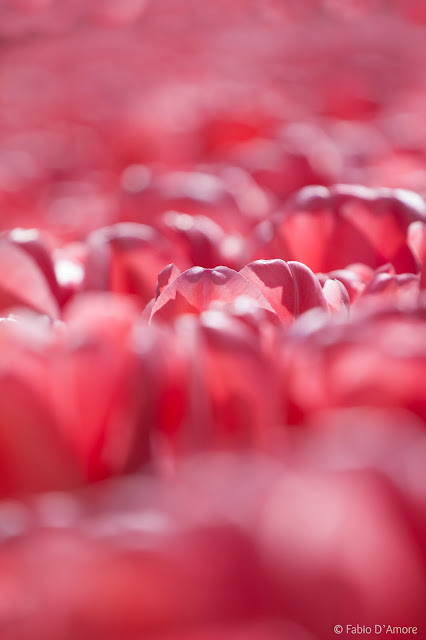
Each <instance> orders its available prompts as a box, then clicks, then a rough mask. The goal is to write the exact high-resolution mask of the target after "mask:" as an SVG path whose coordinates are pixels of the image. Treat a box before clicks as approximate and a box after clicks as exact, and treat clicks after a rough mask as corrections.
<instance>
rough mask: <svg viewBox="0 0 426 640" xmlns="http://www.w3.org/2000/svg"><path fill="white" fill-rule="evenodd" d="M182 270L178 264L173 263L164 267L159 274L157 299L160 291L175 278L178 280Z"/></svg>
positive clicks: (156, 291)
mask: <svg viewBox="0 0 426 640" xmlns="http://www.w3.org/2000/svg"><path fill="white" fill-rule="evenodd" d="M181 273H182V272H181V270H180V269H178V268H177V266H176V265H175V264H173V263H171V264H168V265H167V267H164V269H162V271H160V273H159V274H158V279H157V286H156V289H155V299H156V300H157V298H158V296H159V295H160V293H161V292H162V291H163V289H164V288H165V287H167V285H169V284H171V283H172V282H173V280H176V278H177V277H178V276H180V274H181Z"/></svg>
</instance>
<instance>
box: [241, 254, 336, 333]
mask: <svg viewBox="0 0 426 640" xmlns="http://www.w3.org/2000/svg"><path fill="white" fill-rule="evenodd" d="M240 273H241V274H242V275H243V276H244V277H245V278H247V280H250V281H251V282H253V284H255V285H256V286H257V288H258V289H259V290H260V291H261V292H262V293H263V295H264V296H265V298H266V299H267V300H268V302H269V303H270V304H271V306H272V307H273V309H274V310H275V312H276V314H277V315H278V317H279V318H280V320H281V321H282V322H283V323H284V324H289V323H290V322H291V321H292V320H293V319H294V318H295V317H296V316H298V315H300V314H301V313H303V312H304V311H307V310H309V309H313V308H314V307H321V308H323V309H326V308H327V304H326V301H325V298H324V295H323V293H322V291H321V285H320V284H319V282H318V279H317V278H316V276H315V275H314V274H313V273H312V271H311V270H310V269H308V268H307V267H305V266H304V265H302V264H300V263H297V262H289V263H286V262H284V261H283V260H256V261H255V262H251V263H250V264H248V265H246V266H245V267H243V269H241V271H240Z"/></svg>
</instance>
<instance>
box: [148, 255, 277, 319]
mask: <svg viewBox="0 0 426 640" xmlns="http://www.w3.org/2000/svg"><path fill="white" fill-rule="evenodd" d="M238 297H248V298H251V299H253V300H255V301H256V303H257V304H258V306H259V307H261V308H263V309H267V310H268V311H273V308H272V306H271V305H270V304H269V302H268V301H267V300H266V298H265V297H264V296H263V295H262V293H261V292H260V290H259V289H258V288H257V287H256V286H255V285H254V284H252V283H251V282H249V281H248V280H247V279H246V278H244V277H243V276H242V275H241V274H240V273H238V272H237V271H234V270H233V269H229V268H228V267H216V269H203V268H202V267H193V268H192V269H188V271H185V272H184V273H182V274H181V275H180V276H178V277H177V278H176V279H175V280H174V281H173V282H172V283H171V284H169V285H168V286H167V287H165V289H163V291H162V293H161V294H160V295H159V297H158V298H157V300H156V301H155V304H154V306H153V308H152V311H151V320H152V319H153V318H154V317H157V319H158V318H160V317H161V318H162V319H164V320H165V319H171V318H174V317H176V316H177V315H180V314H182V313H199V312H201V311H204V310H206V309H207V308H208V307H209V305H210V304H211V303H212V302H215V301H217V302H224V303H228V302H233V301H234V300H235V299H236V298H238ZM160 312H161V313H160Z"/></svg>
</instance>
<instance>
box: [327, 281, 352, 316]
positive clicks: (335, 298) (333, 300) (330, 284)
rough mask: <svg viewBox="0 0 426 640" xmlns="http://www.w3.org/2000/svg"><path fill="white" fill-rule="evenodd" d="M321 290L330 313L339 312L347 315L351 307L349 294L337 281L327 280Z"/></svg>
mask: <svg viewBox="0 0 426 640" xmlns="http://www.w3.org/2000/svg"><path fill="white" fill-rule="evenodd" d="M322 290H323V293H324V296H325V299H326V300H327V304H328V308H329V309H330V311H331V312H332V313H340V312H341V311H343V312H346V313H349V309H350V306H351V302H350V299H349V294H348V292H347V291H346V289H345V286H344V285H343V284H342V283H341V282H340V281H339V280H327V281H326V283H325V284H324V286H323V289H322Z"/></svg>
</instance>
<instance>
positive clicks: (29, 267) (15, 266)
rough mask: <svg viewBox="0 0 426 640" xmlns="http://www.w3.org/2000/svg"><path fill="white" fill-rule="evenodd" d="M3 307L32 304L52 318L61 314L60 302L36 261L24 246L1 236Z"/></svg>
mask: <svg viewBox="0 0 426 640" xmlns="http://www.w3.org/2000/svg"><path fill="white" fill-rule="evenodd" d="M0 273H1V276H0V309H7V308H9V307H19V306H24V307H29V308H30V309H34V310H35V311H38V312H39V313H43V314H46V315H48V316H50V317H51V318H57V317H58V312H59V310H58V304H57V302H56V300H55V298H54V295H53V293H52V291H51V289H50V287H49V285H48V282H47V280H46V278H45V276H44V274H43V272H42V271H41V270H40V268H39V266H38V265H37V264H36V262H35V261H34V260H33V259H32V258H31V257H30V255H29V254H28V253H27V251H25V250H24V249H20V248H18V247H17V246H15V245H14V244H13V243H12V242H10V241H9V240H8V239H6V238H1V239H0Z"/></svg>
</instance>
